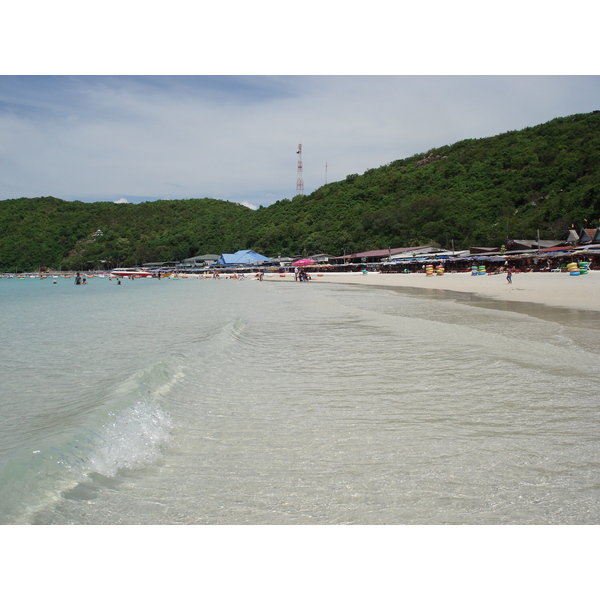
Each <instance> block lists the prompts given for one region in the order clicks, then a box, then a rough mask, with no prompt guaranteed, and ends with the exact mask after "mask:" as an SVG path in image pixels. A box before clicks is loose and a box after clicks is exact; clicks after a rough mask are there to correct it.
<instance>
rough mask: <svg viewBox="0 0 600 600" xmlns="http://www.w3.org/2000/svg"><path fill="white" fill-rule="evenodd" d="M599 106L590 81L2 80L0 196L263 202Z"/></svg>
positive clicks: (598, 80)
mask: <svg viewBox="0 0 600 600" xmlns="http://www.w3.org/2000/svg"><path fill="white" fill-rule="evenodd" d="M597 109H600V77H598V76H375V75H367V76H352V75H351V76H324V75H323V76H233V75H231V76H68V75H60V76H2V77H0V141H1V146H0V199H6V198H15V197H22V196H24V197H33V196H46V195H53V196H57V197H59V198H62V199H65V200H82V201H113V202H114V201H124V200H127V201H129V202H139V201H141V200H156V199H160V198H167V199H177V198H191V197H212V198H218V199H223V200H230V201H234V202H239V203H246V204H247V205H249V206H258V205H261V204H262V205H264V206H267V205H269V204H271V203H273V202H275V201H276V200H280V199H282V198H292V197H293V196H294V195H295V186H296V173H297V158H298V157H297V154H296V150H297V146H298V144H299V143H301V144H302V145H303V171H304V188H305V193H310V192H311V191H313V190H315V189H317V188H319V187H320V186H322V185H324V184H325V182H326V181H328V182H332V181H337V180H340V179H343V178H345V177H346V175H348V174H350V173H362V172H364V171H365V170H366V169H369V168H374V167H379V166H381V165H383V164H386V163H389V162H391V161H393V160H396V159H400V158H405V157H408V156H412V155H413V154H416V153H419V152H425V151H427V150H429V149H431V148H434V147H436V146H442V145H445V144H452V143H453V142H456V141H459V140H461V139H465V138H480V137H487V136H492V135H495V134H498V133H502V132H505V131H508V130H514V129H521V128H523V127H527V126H531V125H536V124H539V123H543V122H546V121H548V120H550V119H553V118H555V117H561V116H566V115H570V114H574V113H583V112H589V111H591V110H597Z"/></svg>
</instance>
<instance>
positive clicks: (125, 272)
mask: <svg viewBox="0 0 600 600" xmlns="http://www.w3.org/2000/svg"><path fill="white" fill-rule="evenodd" d="M110 276H111V277H127V278H129V279H138V278H139V277H152V276H153V275H152V273H151V272H150V271H144V270H143V269H140V268H138V267H131V268H127V269H114V271H111V272H110Z"/></svg>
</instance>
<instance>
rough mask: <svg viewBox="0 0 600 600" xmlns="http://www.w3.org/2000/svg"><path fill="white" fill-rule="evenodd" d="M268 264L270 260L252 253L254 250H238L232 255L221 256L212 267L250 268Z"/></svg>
mask: <svg viewBox="0 0 600 600" xmlns="http://www.w3.org/2000/svg"><path fill="white" fill-rule="evenodd" d="M270 263H271V259H270V258H267V257H266V256H263V255H262V254H259V253H258V252H254V250H238V251H237V252H235V253H233V254H221V256H220V257H219V258H218V259H217V261H216V262H215V263H214V265H215V266H219V267H252V266H257V265H264V264H270Z"/></svg>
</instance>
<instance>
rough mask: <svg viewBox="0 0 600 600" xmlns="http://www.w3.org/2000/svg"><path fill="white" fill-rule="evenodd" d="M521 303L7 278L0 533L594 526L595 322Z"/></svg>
mask: <svg viewBox="0 0 600 600" xmlns="http://www.w3.org/2000/svg"><path fill="white" fill-rule="evenodd" d="M53 281H56V282H57V283H53ZM514 306H515V305H514V304H513V305H512V307H510V306H506V305H499V304H498V303H493V302H486V301H482V300H478V299H477V298H473V297H470V296H469V297H462V296H461V295H456V294H454V295H453V294H436V295H435V296H434V297H432V296H430V295H427V294H423V293H419V292H416V291H413V292H407V291H398V290H392V289H374V288H372V287H369V288H365V287H362V286H343V285H333V284H325V283H311V282H309V283H302V284H298V283H293V282H291V281H290V282H285V283H284V282H279V281H278V282H277V283H275V282H273V281H270V280H269V278H266V280H265V281H263V282H258V281H235V280H219V281H214V280H196V279H180V280H163V281H158V280H155V279H152V280H136V281H124V282H123V284H122V285H120V286H118V285H117V284H116V282H114V281H110V280H109V279H99V278H94V279H90V280H89V283H88V285H85V286H75V285H73V280H72V279H71V280H67V279H59V280H52V279H44V280H40V279H25V280H17V279H1V280H0V307H1V309H2V310H1V317H0V318H1V326H2V333H3V344H2V350H1V352H2V361H1V363H0V377H1V381H2V388H1V392H0V523H4V524H8V523H16V524H19V523H39V524H50V523H52V524H67V523H77V524H116V523H125V524H160V523H172V524H306V523H315V524H339V523H351V524H352V523H355V524H502V523H514V524H556V523H566V524H597V523H598V521H599V515H600V459H599V458H598V457H599V456H600V454H599V449H600V427H599V425H600V413H599V411H598V395H597V391H596V387H597V385H596V382H597V380H598V376H599V375H600V361H599V360H598V358H599V357H598V354H599V351H598V347H597V338H598V330H599V329H600V323H599V321H598V314H597V313H582V312H578V311H565V310H552V309H538V308H536V307H532V306H529V307H528V306H524V305H523V306H519V309H518V310H515V309H514ZM507 309H508V310H507Z"/></svg>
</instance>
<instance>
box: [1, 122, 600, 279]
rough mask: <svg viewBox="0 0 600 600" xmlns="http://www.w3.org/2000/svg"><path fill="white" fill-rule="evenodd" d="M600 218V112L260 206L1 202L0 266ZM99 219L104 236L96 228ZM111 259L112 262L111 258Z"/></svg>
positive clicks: (336, 244)
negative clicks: (251, 207) (95, 234)
mask: <svg viewBox="0 0 600 600" xmlns="http://www.w3.org/2000/svg"><path fill="white" fill-rule="evenodd" d="M599 218H600V111H594V112H593V113H589V114H581V115H573V116H570V117H564V118H558V119H554V120H552V121H550V122H548V123H545V124H542V125H538V126H535V127H528V128H527V129H523V130H521V131H510V132H507V133H503V134H501V135H497V136H494V137H491V138H485V139H478V140H473V139H469V140H463V141H461V142H458V143H456V144H453V145H451V146H444V147H442V148H434V149H431V150H429V151H428V152H425V153H423V154H418V155H415V156H412V157H410V158H406V159H402V160H396V161H394V162H392V163H390V164H388V165H385V166H382V167H379V168H376V169H370V170H368V171H366V172H365V173H364V174H362V175H348V177H346V179H345V180H343V181H339V182H335V183H331V184H328V185H325V186H323V187H321V188H319V189H317V190H316V191H314V192H313V193H311V194H309V195H307V196H297V197H295V198H294V199H293V200H288V199H283V200H280V201H278V202H276V203H275V204H273V205H271V206H268V207H261V208H259V209H258V210H256V211H252V210H250V209H248V208H245V207H243V206H241V205H238V204H235V203H231V202H226V201H221V200H214V199H209V198H205V199H191V200H158V201H156V202H146V203H142V204H114V203H110V202H96V203H84V202H65V201H63V200H59V199H57V198H51V197H48V198H20V199H16V200H4V201H2V202H0V271H7V270H14V269H16V270H30V269H37V268H39V267H40V266H48V267H53V268H60V267H62V268H63V269H68V268H88V267H90V266H94V267H101V266H102V265H105V266H107V267H109V266H110V267H112V266H116V265H117V264H119V265H122V266H127V265H134V264H141V263H144V262H155V261H167V260H181V259H184V258H187V257H190V256H195V255H198V254H206V253H212V254H220V253H222V252H235V251H236V250H240V249H244V248H252V249H253V250H256V251H258V252H260V253H262V254H266V255H267V256H277V255H278V254H280V255H282V256H289V255H292V256H293V255H297V254H314V253H321V252H323V253H329V254H334V255H340V254H342V253H344V252H346V253H347V252H357V251H364V250H371V249H378V248H387V247H401V246H412V245H420V244H429V243H437V244H439V245H441V246H448V245H450V244H451V243H454V245H455V247H456V248H465V247H469V246H472V245H484V246H495V245H500V244H502V243H504V242H506V240H507V239H522V238H525V239H533V238H536V237H537V231H538V230H539V235H540V237H541V238H545V239H556V240H564V239H565V238H566V236H567V233H568V229H569V228H570V227H571V225H575V227H576V228H579V227H582V226H586V227H595V226H596V225H598V223H599ZM98 229H100V230H102V231H103V235H102V236H98V237H94V236H93V234H94V232H96V231H97V230H98ZM102 261H105V262H102Z"/></svg>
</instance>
